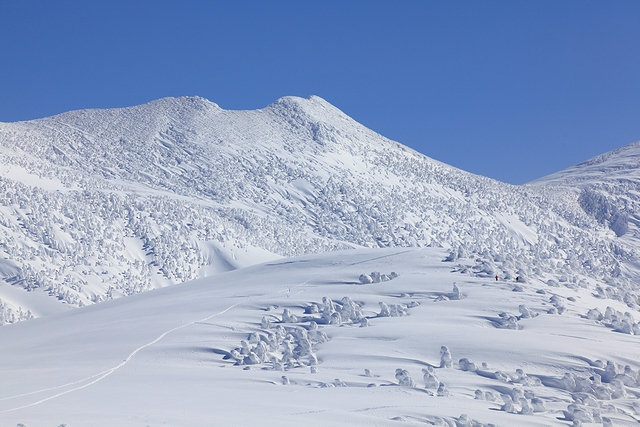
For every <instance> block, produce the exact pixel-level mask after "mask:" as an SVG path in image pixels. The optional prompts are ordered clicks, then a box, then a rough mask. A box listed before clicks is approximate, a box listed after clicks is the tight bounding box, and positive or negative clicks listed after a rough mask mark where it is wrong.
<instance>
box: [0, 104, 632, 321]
mask: <svg viewBox="0 0 640 427" xmlns="http://www.w3.org/2000/svg"><path fill="white" fill-rule="evenodd" d="M0 143H1V150H0V186H1V187H2V191H0V243H1V246H0V274H1V275H2V278H3V279H4V281H3V282H0V283H1V284H0V299H1V300H2V302H0V323H12V322H15V321H17V320H21V319H26V318H30V317H32V316H35V317H38V316H42V315H46V314H51V313H56V312H60V311H65V310H66V309H68V308H69V307H80V306H84V305H90V304H92V303H95V302H100V301H104V300H108V299H112V298H118V297H120V296H124V295H131V294H136V293H139V292H142V291H146V290H149V289H153V288H159V287H164V286H167V285H170V284H175V283H180V282H184V281H188V280H192V279H196V278H199V277H206V276H209V275H213V274H217V273H221V272H225V271H230V270H233V269H236V268H239V267H243V266H247V265H251V264H256V263H258V262H263V261H267V260H274V259H278V258H280V257H289V256H296V255H302V254H311V253H321V252H327V251H333V250H339V249H349V248H358V247H368V248H378V247H426V246H432V247H440V248H445V249H447V250H448V254H449V255H448V259H449V261H451V263H452V266H453V267H454V268H457V269H458V270H459V271H460V272H462V273H465V274H471V275H475V276H479V277H493V276H495V275H498V276H499V277H503V278H506V279H509V278H513V277H515V276H520V277H521V278H522V279H523V280H529V279H534V278H535V279H537V280H541V281H544V282H548V283H549V284H550V285H551V286H560V287H569V288H577V287H583V288H589V289H591V290H593V291H594V292H597V293H599V294H601V295H602V296H603V297H605V298H611V299H619V300H624V301H625V302H626V303H627V304H628V305H629V306H630V307H636V305H637V304H638V302H639V300H638V294H637V293H636V290H635V287H634V286H633V285H632V284H633V281H634V280H635V278H636V274H637V269H636V264H637V239H636V237H637V225H636V222H635V217H634V216H633V214H631V211H629V210H628V209H627V210H625V209H626V208H623V207H615V209H616V210H615V211H611V209H613V208H611V209H609V205H608V204H606V203H605V205H606V207H605V208H604V209H605V211H606V213H605V214H599V213H598V212H599V211H598V209H600V207H601V206H600V205H599V204H598V203H600V199H598V196H597V194H596V195H595V196H594V195H592V194H591V193H587V195H586V196H584V195H583V194H582V193H580V191H578V190H576V188H578V187H575V188H574V187H569V188H565V187H558V186H541V185H528V186H511V185H508V184H503V183H500V182H496V181H493V180H491V179H488V178H484V177H480V176H475V175H472V174H469V173H466V172H463V171H460V170H457V169H455V168H452V167H450V166H447V165H445V164H442V163H439V162H437V161H434V160H432V159H430V158H428V157H425V156H424V155H422V154H420V153H417V152H415V151H413V150H411V149H409V148H407V147H404V146H402V145H401V144H398V143H396V142H393V141H390V140H388V139H386V138H384V137H382V136H380V135H378V134H376V133H375V132H373V131H371V130H369V129H366V128H365V127H363V126H362V125H360V124H358V123H356V122H355V121H353V120H352V119H350V118H349V117H347V116H346V115H345V114H344V113H342V112H341V111H339V110H338V109H336V108H335V107H333V106H331V105H330V104H328V103H327V102H326V101H324V100H322V99H320V98H318V97H314V96H312V97H310V98H308V99H302V98H295V97H287V98H282V99H280V100H278V101H277V102H275V103H274V104H272V105H270V106H268V107H266V108H264V109H261V110H256V111H226V110H223V109H221V108H219V107H218V106H217V105H216V104H214V103H212V102H210V101H207V100H205V99H202V98H197V97H194V98H175V99H174V98H166V99H161V100H158V101H154V102H151V103H149V104H145V105H142V106H138V107H131V108H124V109H112V110H85V111H73V112H69V113H65V114H61V115H59V116H55V117H50V118H45V119H40V120H34V121H29V122H18V123H0ZM620 161H621V162H622V163H624V162H625V161H624V156H622V157H620ZM594 167H596V168H597V166H594ZM580 170H582V168H581V169H578V172H576V174H577V175H579V174H580ZM636 170H637V169H636ZM628 179H629V178H628ZM630 179H632V181H631V182H632V183H634V182H637V181H633V178H630ZM607 182H609V181H607ZM603 185H605V184H603ZM606 185H610V186H612V187H616V188H615V189H611V191H610V192H611V193H614V192H619V193H620V194H626V193H625V192H626V189H625V188H627V187H625V186H624V185H625V184H624V183H616V184H615V185H614V184H606ZM598 191H600V190H598ZM603 191H604V190H603ZM598 194H600V193H598ZM594 198H595V199H594ZM584 200H587V202H586V203H585V202H584ZM594 200H595V201H594ZM616 200H617V201H618V200H622V199H616ZM602 203H604V202H602ZM616 203H617V202H616ZM592 205H593V206H595V207H590V206H592ZM607 209H608V210H607ZM600 210H602V209H600ZM594 212H595V213H594ZM611 212H613V213H611ZM627 213H629V214H630V216H629V215H627ZM603 215H604V216H603ZM627 218H628V220H627ZM459 260H466V261H465V262H460V261H459ZM468 260H472V261H473V262H472V265H471V266H470V267H465V266H464V265H465V263H466V262H467V261H468ZM25 291H27V292H25Z"/></svg>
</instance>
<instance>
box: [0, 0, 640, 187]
mask: <svg viewBox="0 0 640 427" xmlns="http://www.w3.org/2000/svg"><path fill="white" fill-rule="evenodd" d="M311 94H315V95H319V96H321V97H323V98H325V99H326V100H327V101H329V102H330V103H332V104H333V105H335V106H337V107H338V108H340V109H342V110H343V111H344V112H345V113H347V114H349V115H350V116H351V117H353V118H354V119H356V120H358V121H359V122H361V123H363V124H364V125H366V126H368V127H370V128H372V129H373V130H375V131H377V132H379V133H381V134H383V135H385V136H387V137H389V138H391V139H394V140H397V141H399V142H402V143H403V144H406V145H408V146H410V147H412V148H414V149H416V150H418V151H420V152H422V153H424V154H426V155H428V156H430V157H433V158H435V159H437V160H440V161H443V162H445V163H448V164H451V165H453V166H456V167H459V168H461V169H464V170H467V171H470V172H473V173H477V174H481V175H486V176H489V177H492V178H496V179H499V180H502V181H506V182H510V183H515V184H520V183H524V182H527V181H530V180H532V179H535V178H538V177H541V176H544V175H546V174H549V173H552V172H555V171H557V170H560V169H563V168H565V167H568V166H571V165H573V164H575V163H578V162H580V161H583V160H585V159H587V158H589V157H592V156H594V155H597V154H600V153H603V152H605V151H609V150H611V149H614V148H617V147H620V146H622V145H626V144H628V143H631V142H633V141H636V140H639V139H640V1H589V0H580V1H559V0H553V1H544V0H532V1H516V0H508V1H489V0H483V1H426V0H424V1H408V0H405V1H397V0H395V1H374V0H367V1H356V0H351V1H349V0H345V1H330V0H322V1H312V0H304V1H277V0H273V1H267V0H265V1H251V2H249V1H238V0H234V1H129V0H127V1H114V0H110V1H93V0H91V1H85V0H82V1H67V0H56V1H29V0H0V121H4V122H8V121H17V120H27V119H33V118H38V117H44V116H49V115H53V114H57V113H61V112H64V111H68V110H75V109H83V108H107V107H124V106H131V105H136V104H141V103H145V102H148V101H151V100H153V99H157V98H161V97H165V96H182V95H199V96H203V97H205V98H207V99H210V100H211V101H214V102H216V103H218V104H219V105H220V106H221V107H222V108H225V109H255V108H262V107H264V106H266V105H268V104H270V103H272V102H273V101H275V100H276V99H277V98H279V97H281V96H285V95H298V96H303V97H306V96H308V95H311Z"/></svg>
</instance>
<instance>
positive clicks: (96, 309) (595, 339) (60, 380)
mask: <svg viewBox="0 0 640 427" xmlns="http://www.w3.org/2000/svg"><path fill="white" fill-rule="evenodd" d="M446 255H447V252H446V251H442V250H434V249H422V250H415V249H410V250H406V249H405V250H400V249H387V250H355V251H346V252H341V253H329V254H322V255H315V256H307V257H302V258H293V259H287V260H280V261H274V262H270V263H267V264H263V265H260V266H255V267H248V268H245V269H241V270H236V271H233V272H229V273H224V274H221V275H217V276H213V277H211V278H206V279H201V280H198V281H194V282H189V283H186V284H183V285H176V286H173V287H170V288H166V289H161V290H156V291H153V292H148V293H144V294H140V295H136V296H132V297H130V298H126V299H119V300H115V301H111V302H105V303H103V304H99V305H94V306H91V307H84V308H82V309H81V310H74V311H71V312H68V313H62V314H58V315H53V316H50V317H49V318H48V319H36V320H34V321H30V322H21V323H18V324H15V325H10V326H7V327H4V328H0V340H2V342H11V343H12V350H13V351H12V352H2V353H0V364H1V365H2V366H4V367H7V369H2V370H1V371H0V381H2V383H3V384H5V385H6V387H5V388H4V389H3V390H4V391H3V392H2V395H0V424H2V425H17V423H25V424H26V425H28V426H30V427H33V426H36V427H38V426H48V425H59V424H60V423H66V424H68V425H69V427H74V426H76V425H85V424H86V422H87V420H91V424H92V425H97V426H101V425H105V426H106V425H121V426H125V427H127V426H138V425H151V426H152V425H169V426H172V425H173V426H183V425H185V424H188V425H193V426H200V425H202V426H205V425H212V424H216V425H217V424H225V423H236V424H240V425H245V424H248V423H251V422H256V416H259V418H260V419H262V420H265V419H268V420H270V422H272V421H273V422H274V423H276V424H280V425H292V426H293V425H300V424H301V423H304V424H305V425H311V426H314V425H326V424H336V425H341V424H342V425H354V424H355V425H389V426H391V425H399V423H404V424H410V425H411V424H415V425H424V424H427V425H443V426H447V425H453V426H465V425H472V426H473V425H475V426H478V425H484V426H488V425H490V424H494V425H496V426H513V425H518V426H543V425H550V426H568V425H573V424H577V423H578V422H582V423H583V424H582V425H584V426H589V425H590V424H589V423H588V422H587V421H595V420H598V419H600V420H602V421H599V422H598V423H591V425H606V424H605V422H606V418H610V419H611V420H613V423H614V424H613V425H622V426H624V425H634V424H635V420H634V417H635V416H636V415H635V414H636V413H635V409H634V408H637V406H638V405H637V401H638V399H637V396H638V393H640V388H639V387H638V384H637V383H633V382H627V384H624V383H623V385H622V390H623V392H624V395H623V396H622V395H621V396H616V397H614V396H611V398H610V399H602V398H598V397H597V396H596V395H595V394H592V393H589V392H587V391H584V390H586V389H581V390H580V391H577V390H576V386H575V385H574V386H572V385H571V384H574V383H575V384H577V383H580V380H583V382H584V380H588V379H589V378H590V377H594V378H595V376H594V375H595V374H598V372H600V373H604V372H606V370H607V367H606V366H607V362H609V365H610V366H614V368H615V369H616V370H617V371H618V372H619V373H624V365H628V366H629V369H631V370H632V371H633V373H635V374H636V376H637V371H638V369H639V368H640V363H639V360H640V359H639V356H640V355H639V352H638V341H637V340H638V339H640V338H639V337H636V336H635V335H631V334H623V333H616V332H614V331H613V330H611V329H610V328H606V327H602V326H601V325H599V324H598V323H597V322H596V321H593V320H591V319H589V318H587V316H586V313H587V312H588V310H589V309H590V308H593V307H595V306H598V307H602V304H610V302H609V301H603V300H602V299H599V298H597V297H596V296H594V295H593V294H592V293H590V292H589V291H587V290H583V289H575V290H574V289H569V288H550V287H549V286H548V285H546V284H544V283H542V282H539V281H530V282H528V283H526V284H523V285H522V288H523V289H522V291H521V292H513V290H512V288H513V285H514V283H515V282H508V281H495V279H488V278H487V279H480V278H476V277H473V276H466V275H463V274H460V273H459V272H452V271H451V267H452V265H451V263H448V262H443V261H442V260H443V259H444V258H445V257H446ZM362 271H395V272H397V273H398V277H397V278H395V279H394V280H391V281H385V282H382V281H381V282H379V283H370V284H360V282H359V280H358V278H359V276H360V275H361V274H362ZM454 283H455V284H456V286H457V287H458V290H459V293H456V292H454V291H453V289H454V288H453V285H454ZM541 289H543V290H545V292H546V293H545V294H542V293H538V291H539V290H541ZM552 292H553V293H552ZM453 295H458V297H459V298H458V299H451V298H449V297H451V296H453ZM554 295H555V296H557V298H556V300H561V301H562V302H563V304H564V307H565V310H564V311H563V313H562V314H548V311H549V308H550V307H554V305H553V304H554V303H553V302H551V301H550V300H551V297H552V296H554ZM443 296H447V298H446V299H445V298H442V297H443ZM323 297H328V298H329V299H331V300H332V301H333V305H334V309H335V308H336V307H337V305H338V304H339V303H341V302H342V301H343V298H344V297H348V298H349V299H348V300H344V301H349V300H350V301H352V302H354V303H355V302H357V303H358V304H359V305H360V307H361V310H362V314H363V315H364V316H366V317H367V318H368V321H369V326H368V327H360V323H358V322H355V323H354V322H353V321H345V322H342V323H341V324H320V323H319V324H318V327H317V328H318V329H317V330H319V331H322V332H324V333H325V334H326V336H327V337H328V338H329V340H328V341H327V342H323V343H316V344H315V345H314V347H313V351H314V353H315V355H316V356H317V359H318V363H317V365H310V364H308V363H306V362H307V361H308V359H306V358H305V357H298V358H297V359H301V360H302V362H304V364H305V365H306V366H302V364H300V363H297V362H294V363H291V364H290V365H289V366H287V364H286V363H284V364H283V365H284V366H283V370H274V369H273V365H272V364H271V363H257V364H246V363H244V364H240V363H238V360H237V359H234V358H226V359H225V356H226V355H227V354H228V353H229V352H230V351H231V350H233V349H235V348H242V346H241V344H240V343H241V341H242V340H245V341H247V344H248V345H255V344H249V342H251V338H250V336H251V334H254V333H264V332H261V331H265V330H266V328H263V325H262V318H263V317H267V318H270V319H272V322H271V325H270V329H268V330H273V329H277V328H278V326H282V327H283V328H285V329H287V330H292V331H293V330H295V328H301V327H305V328H307V327H309V325H310V322H309V321H304V322H303V321H301V320H302V319H303V317H304V316H305V313H304V311H305V308H307V307H309V306H310V305H311V304H313V303H315V304H318V306H320V304H321V303H322V298H323ZM569 298H572V299H569ZM325 301H326V300H325ZM379 302H385V303H386V304H387V305H388V306H391V305H392V304H398V305H399V304H404V305H406V306H409V305H413V307H412V308H409V309H407V315H405V316H401V317H378V316H377V313H379V312H380V309H381V308H380V305H379ZM413 302H415V303H418V304H417V305H415V304H411V303H413ZM523 304H524V305H526V307H528V309H529V311H530V312H531V313H535V314H538V315H537V316H531V317H526V318H520V319H519V320H517V324H518V326H519V327H518V328H517V329H508V328H501V327H497V326H496V324H495V320H494V319H500V313H508V314H510V315H513V316H514V317H516V318H517V317H520V316H522V313H521V310H520V308H519V307H520V306H521V305H523ZM556 304H557V302H556ZM276 307H277V308H276ZM605 307H606V306H605ZM285 309H287V310H288V311H289V312H290V316H296V317H298V319H297V320H298V322H295V323H292V319H291V318H289V322H288V323H282V317H283V314H284V313H283V312H284V310H285ZM601 310H602V311H603V313H604V311H606V310H605V308H604V307H603V308H601ZM307 315H309V314H307ZM314 316H315V317H320V316H321V313H317V314H314ZM294 320H295V319H294ZM265 334H266V333H265ZM299 341H300V340H297V341H296V342H297V343H298V344H299ZM254 342H255V340H254ZM443 346H446V348H447V350H448V352H449V353H450V355H451V362H452V364H451V368H445V367H443V368H441V367H440V366H441V365H442V361H443V360H442V359H443V355H444V359H445V360H444V361H445V363H444V365H446V364H447V363H446V362H447V360H448V357H447V351H443V349H442V347H443ZM275 354H276V355H278V357H281V356H280V355H281V352H275ZM462 359H467V360H462ZM242 360H245V359H244V358H243V359H242ZM461 360H462V363H461ZM598 360H600V361H601V363H602V364H600V363H599V362H597V361H598ZM125 361H126V362H125ZM618 365H620V366H618ZM114 368H117V369H114ZM311 368H316V369H317V372H315V373H313V372H312V371H311ZM463 368H464V369H463ZM476 368H477V369H476ZM109 370H113V372H112V373H111V374H109V375H106V376H104V377H103V378H100V375H101V374H102V375H103V373H105V372H108V371H109ZM427 373H430V374H431V375H432V376H433V377H435V379H436V381H437V382H438V387H439V386H440V384H444V385H445V387H446V391H445V388H444V387H439V388H440V389H441V392H440V393H438V388H436V387H434V385H433V384H432V385H431V387H430V388H425V385H426V384H425V376H426V375H425V374H427ZM598 375H599V374H598ZM283 376H284V377H286V379H287V382H288V384H286V385H285V384H283V378H282V377H283ZM96 380H97V381H96ZM572 380H573V383H572ZM601 380H602V385H603V386H606V387H608V388H609V389H611V390H613V389H615V388H616V387H617V386H616V382H615V380H616V378H615V377H613V378H608V377H606V375H601ZM619 380H620V381H622V380H621V379H619ZM91 382H93V384H91V385H87V386H86V387H84V388H82V389H78V390H75V391H71V390H73V389H74V388H78V387H79V386H83V385H85V384H89V383H91ZM592 382H593V381H592ZM69 383H75V384H69ZM65 384H68V385H65ZM401 384H403V385H401ZM590 384H591V383H590ZM345 386H346V387H345ZM583 386H584V387H587V386H588V385H587V384H586V383H583ZM53 387H60V388H57V389H52V388H53ZM572 388H573V389H572ZM478 390H479V391H480V393H481V397H482V399H479V398H476V397H478V392H477V391H478ZM65 391H69V392H68V393H66V394H62V395H59V396H58V397H54V398H51V397H53V396H55V395H58V394H60V393H61V392H65ZM447 391H448V393H447ZM28 393H32V394H28ZM438 394H440V396H438ZM447 394H448V395H447ZM47 398H51V399H50V400H44V399H47ZM509 400H510V401H511V402H513V403H512V404H509ZM40 401H42V402H41V403H38V402H40ZM634 404H635V405H636V406H635V407H634ZM27 405H32V406H27ZM21 406H25V408H23V409H18V408H19V407H21ZM463 415H466V417H465V416H463ZM598 417H599V418H598ZM581 420H582V421H581ZM474 422H475V424H473V423H474Z"/></svg>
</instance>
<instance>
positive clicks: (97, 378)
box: [0, 248, 422, 414]
mask: <svg viewBox="0 0 640 427" xmlns="http://www.w3.org/2000/svg"><path fill="white" fill-rule="evenodd" d="M421 249H422V248H418V249H416V248H411V249H408V250H406V251H402V252H397V253H393V254H387V255H382V256H379V257H375V258H367V259H365V260H362V261H357V262H352V263H350V264H345V265H341V266H340V267H337V268H333V269H331V272H335V271H340V270H342V269H345V268H347V267H353V266H354V265H358V264H364V263H367V262H372V261H377V260H379V259H384V258H391V257H395V256H398V255H402V254H405V253H407V252H412V251H416V250H418V251H419V250H421ZM326 274H328V272H324V273H318V274H316V275H314V276H312V277H310V278H308V279H307V280H305V281H303V282H300V283H298V284H295V285H288V286H284V287H282V288H280V289H279V290H277V291H274V292H271V293H266V294H261V295H256V296H254V297H250V298H248V301H251V300H254V299H257V298H265V297H266V298H269V297H270V296H275V295H277V294H281V293H290V292H291V289H294V288H299V287H300V286H304V285H306V284H308V283H309V282H310V281H312V280H314V279H317V278H318V277H322V276H325V275H326ZM302 292H303V291H300V292H298V293H296V295H297V294H299V293H302ZM242 302H245V301H242ZM240 303H241V302H237V303H235V304H232V305H230V306H229V307H227V308H225V309H224V310H221V311H219V312H217V313H214V314H211V315H209V316H207V317H204V318H202V319H197V320H193V321H191V322H188V323H185V324H183V325H180V326H176V327H175V328H172V329H169V330H168V331H165V332H163V333H162V334H160V335H159V336H158V337H157V338H155V339H154V340H153V341H150V342H148V343H146V344H144V345H141V346H140V347H138V348H136V349H135V350H133V351H132V352H131V353H130V354H129V356H127V358H126V359H124V360H123V361H122V362H120V363H119V364H118V365H116V366H114V367H113V368H110V369H107V370H105V371H102V372H100V373H98V374H94V375H92V376H90V377H85V378H82V379H80V380H77V381H73V382H70V383H66V384H63V385H59V386H56V387H50V388H46V389H41V390H36V391H32V392H28V393H22V394H19V395H15V396H9V397H5V398H2V399H0V401H2V400H11V399H16V398H19V397H24V396H29V395H33V394H37V393H44V392H46V391H50V390H57V389H61V388H64V387H69V386H72V385H75V384H79V383H82V382H85V381H89V380H93V381H91V382H88V383H86V384H83V385H81V386H79V387H74V388H72V389H69V390H65V391H63V392H60V393H57V394H54V395H52V396H49V397H46V398H44V399H40V400H38V401H36V402H32V403H28V404H26V405H22V406H16V407H14V408H9V409H4V410H0V414H3V413H7V412H13V411H18V410H20V409H25V408H30V407H32V406H36V405H39V404H41V403H44V402H47V401H49V400H52V399H55V398H58V397H61V396H64V395H66V394H69V393H73V392H74V391H78V390H82V389H83V388H86V387H89V386H91V385H93V384H95V383H97V382H99V381H101V380H103V379H104V378H106V377H108V376H109V375H111V374H113V373H114V372H116V371H117V370H118V369H120V368H122V367H123V366H124V365H126V364H127V363H129V361H130V360H131V359H132V358H133V356H135V355H136V354H138V353H139V352H140V351H142V350H144V349H145V348H147V347H150V346H152V345H154V344H155V343H157V342H158V341H160V340H161V339H163V338H164V337H165V336H167V335H168V334H170V333H172V332H175V331H177V330H179V329H182V328H184V327H187V326H190V325H193V324H196V323H201V322H206V321H207V320H209V319H212V318H214V317H216V316H219V315H221V314H224V313H226V312H228V311H229V310H231V309H233V308H234V307H236V306H237V305H239V304H240Z"/></svg>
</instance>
